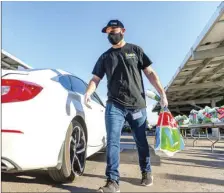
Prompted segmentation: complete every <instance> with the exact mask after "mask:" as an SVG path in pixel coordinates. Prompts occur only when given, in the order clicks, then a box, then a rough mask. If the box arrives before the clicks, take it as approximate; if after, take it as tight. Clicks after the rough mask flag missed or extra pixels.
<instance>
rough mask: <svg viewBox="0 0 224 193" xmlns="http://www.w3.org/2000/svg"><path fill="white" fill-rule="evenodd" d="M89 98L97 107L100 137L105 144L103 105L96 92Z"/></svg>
mask: <svg viewBox="0 0 224 193" xmlns="http://www.w3.org/2000/svg"><path fill="white" fill-rule="evenodd" d="M91 100H92V103H95V105H96V108H98V109H99V112H100V113H99V117H100V118H99V119H98V121H99V124H100V128H99V129H100V131H99V132H100V138H103V143H104V144H106V124H105V106H104V104H103V102H102V101H101V99H100V97H99V96H98V95H97V93H96V92H95V93H94V94H93V95H92V96H91Z"/></svg>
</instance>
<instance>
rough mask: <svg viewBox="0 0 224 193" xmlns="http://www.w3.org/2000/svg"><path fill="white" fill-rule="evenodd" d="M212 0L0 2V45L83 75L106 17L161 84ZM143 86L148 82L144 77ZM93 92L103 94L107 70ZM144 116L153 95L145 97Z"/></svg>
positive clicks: (40, 64)
mask: <svg viewBox="0 0 224 193" xmlns="http://www.w3.org/2000/svg"><path fill="white" fill-rule="evenodd" d="M219 4H220V2H219V1H217V2H2V48H3V49H4V50H6V51H7V52H9V53H11V54H13V55H14V56H16V57H18V58H19V59H21V60H23V61H24V62H25V63H27V64H28V65H31V66H33V67H35V68H60V69H63V70H66V71H69V72H72V73H73V74H75V75H77V76H79V77H80V78H82V79H84V80H85V81H86V82H88V81H89V79H90V78H91V76H92V75H91V72H92V69H93V67H94V65H95V62H96V61H97V59H98V57H99V56H100V55H101V54H102V53H103V52H104V51H106V50H107V49H108V48H109V47H110V44H109V42H108V40H107V36H106V35H105V34H103V33H101V29H102V28H103V27H104V26H105V25H106V24H107V22H108V21H109V20H110V19H119V20H121V21H122V22H123V24H124V26H125V28H126V35H125V39H126V41H127V42H129V43H134V44H137V45H139V46H141V47H142V48H143V49H144V50H145V52H146V53H147V55H148V56H149V57H150V58H151V60H152V61H153V65H152V67H153V68H154V69H155V70H156V72H157V73H158V75H159V77H160V80H161V82H162V84H163V85H164V86H166V85H167V84H168V82H169V81H170V80H171V78H172V76H173V75H174V73H175V72H176V70H177V68H178V67H179V65H180V64H181V62H182V61H183V59H184V57H185V56H186V54H187V53H188V51H189V50H190V47H191V46H192V45H193V44H194V42H195V40H196V38H197V36H198V35H199V34H200V33H201V31H202V29H203V28H204V26H205V25H206V24H207V22H208V20H209V19H210V17H211V16H212V14H213V13H214V12H215V10H216V8H217V6H218V5H219ZM144 83H145V88H152V86H151V85H150V84H149V83H148V81H147V80H146V79H145V78H144ZM97 93H98V94H99V95H100V96H101V98H102V100H103V101H105V100H106V93H107V88H106V76H105V77H104V79H103V81H102V82H101V84H100V85H99V88H98V89H97ZM147 104H148V109H147V111H148V116H149V117H148V119H149V122H156V121H157V116H156V115H155V114H153V113H151V108H152V104H154V102H153V101H152V100H147Z"/></svg>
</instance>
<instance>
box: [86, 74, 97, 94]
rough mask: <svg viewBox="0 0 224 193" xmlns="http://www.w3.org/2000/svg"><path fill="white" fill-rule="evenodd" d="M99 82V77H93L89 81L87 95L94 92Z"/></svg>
mask: <svg viewBox="0 0 224 193" xmlns="http://www.w3.org/2000/svg"><path fill="white" fill-rule="evenodd" d="M99 82H100V79H98V78H96V77H93V78H92V79H91V80H90V81H89V85H88V87H87V90H86V94H87V95H89V96H90V95H92V94H93V93H94V92H95V90H96V88H97V86H98V84H99Z"/></svg>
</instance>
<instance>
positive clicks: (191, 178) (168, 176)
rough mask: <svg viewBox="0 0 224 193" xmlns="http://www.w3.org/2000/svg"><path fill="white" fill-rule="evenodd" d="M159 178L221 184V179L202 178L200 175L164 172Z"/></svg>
mask: <svg viewBox="0 0 224 193" xmlns="http://www.w3.org/2000/svg"><path fill="white" fill-rule="evenodd" d="M161 178H164V179H173V180H175V181H184V182H194V183H204V184H215V185H220V186H223V180H219V179H212V178H202V177H194V176H184V175H176V174H166V175H165V176H161Z"/></svg>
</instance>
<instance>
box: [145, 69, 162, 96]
mask: <svg viewBox="0 0 224 193" xmlns="http://www.w3.org/2000/svg"><path fill="white" fill-rule="evenodd" d="M145 75H146V77H147V78H148V80H149V82H150V83H151V84H152V85H153V86H154V87H155V89H156V90H157V92H158V93H159V94H160V95H161V96H163V95H165V90H164V88H163V86H162V84H161V82H160V80H159V77H158V75H157V74H156V72H155V71H154V70H153V69H149V70H146V71H145Z"/></svg>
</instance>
